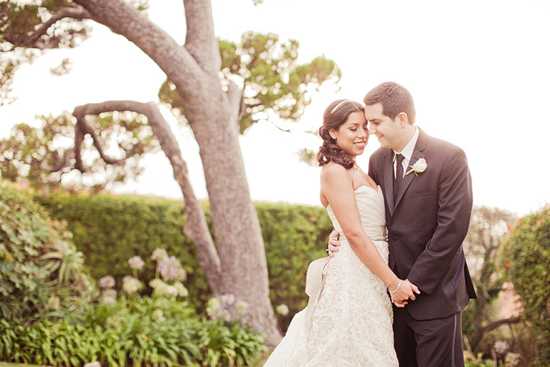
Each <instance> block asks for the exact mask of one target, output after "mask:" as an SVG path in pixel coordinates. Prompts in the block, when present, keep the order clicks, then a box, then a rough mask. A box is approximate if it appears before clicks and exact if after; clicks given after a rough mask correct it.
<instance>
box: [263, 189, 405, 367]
mask: <svg viewBox="0 0 550 367" xmlns="http://www.w3.org/2000/svg"><path fill="white" fill-rule="evenodd" d="M355 196H356V199H357V206H358V208H359V213H360V215H361V222H362V225H363V228H364V230H365V232H366V233H367V234H368V235H369V237H370V238H371V239H372V240H373V242H374V244H375V245H376V247H377V249H378V251H379V252H380V254H381V255H382V258H383V259H384V260H385V261H386V263H387V261H388V255H389V252H388V243H387V241H386V217H385V212H384V210H385V209H384V198H383V195H382V191H381V190H380V187H378V190H374V189H372V188H371V187H367V186H362V187H359V188H358V189H357V190H356V191H355ZM327 212H328V214H329V216H330V218H331V220H332V223H333V225H334V228H335V229H336V230H337V231H338V232H339V233H342V228H341V227H340V224H339V223H338V221H337V220H336V217H335V216H334V213H333V212H332V210H331V208H330V206H329V207H328V208H327ZM340 242H341V246H340V251H339V252H338V253H336V256H335V257H334V258H332V259H330V261H329V262H328V263H327V264H326V265H325V266H324V270H323V271H324V274H325V276H324V281H323V283H322V286H321V288H320V289H321V290H320V294H319V296H318V297H317V298H316V302H315V300H314V299H310V303H308V307H306V308H305V309H304V310H302V311H300V312H298V313H297V314H296V315H295V316H294V318H293V319H292V322H291V323H290V326H289V328H288V330H287V333H286V335H285V337H284V338H283V340H282V341H281V343H280V344H279V345H278V346H277V348H275V350H274V351H273V353H272V354H271V356H270V357H269V359H268V360H267V362H266V364H265V365H264V367H361V366H364V367H390V366H391V367H397V366H398V362H397V357H396V355H395V350H394V347H393V330H392V319H393V313H392V306H391V301H390V299H389V297H388V294H387V293H386V287H385V285H384V283H383V282H382V281H381V280H380V279H378V277H377V276H376V275H374V274H373V273H372V272H371V271H370V270H369V269H368V268H367V267H366V266H365V265H364V264H363V263H362V262H361V260H359V258H358V257H357V256H356V255H355V253H354V252H353V250H352V249H351V247H350V245H349V243H348V241H347V240H346V239H345V238H343V236H340ZM310 269H311V266H310ZM310 276H311V274H309V270H308V283H309V282H310ZM313 276H314V277H315V278H318V277H321V274H320V273H317V274H313ZM319 283H321V282H320V281H319ZM312 301H313V302H312ZM312 303H313V304H312ZM308 308H310V310H309V312H308Z"/></svg>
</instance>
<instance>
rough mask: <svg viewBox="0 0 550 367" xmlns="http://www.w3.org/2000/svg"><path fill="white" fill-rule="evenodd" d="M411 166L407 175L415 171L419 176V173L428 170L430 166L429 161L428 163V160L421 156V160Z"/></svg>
mask: <svg viewBox="0 0 550 367" xmlns="http://www.w3.org/2000/svg"><path fill="white" fill-rule="evenodd" d="M409 167H411V170H410V171H408V172H407V173H406V174H405V176H406V175H408V174H409V173H411V172H414V174H415V175H417V176H418V174H419V173H422V172H424V171H425V170H426V168H428V163H426V160H425V159H424V158H420V159H419V160H417V161H416V163H415V164H413V165H412V166H409Z"/></svg>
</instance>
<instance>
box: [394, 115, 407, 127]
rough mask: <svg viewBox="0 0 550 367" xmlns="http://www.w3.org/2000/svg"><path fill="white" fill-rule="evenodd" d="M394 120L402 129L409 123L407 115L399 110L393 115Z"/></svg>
mask: <svg viewBox="0 0 550 367" xmlns="http://www.w3.org/2000/svg"><path fill="white" fill-rule="evenodd" d="M395 121H397V122H398V123H399V127H400V128H401V129H404V128H405V127H406V126H407V125H408V124H409V116H407V114H406V113H405V112H400V113H399V114H398V115H397V116H395Z"/></svg>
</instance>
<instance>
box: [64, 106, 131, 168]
mask: <svg viewBox="0 0 550 367" xmlns="http://www.w3.org/2000/svg"><path fill="white" fill-rule="evenodd" d="M92 105H95V106H96V107H100V109H101V108H102V104H101V103H97V104H90V105H83V106H77V107H76V108H75V109H74V111H73V116H74V117H76V132H77V134H76V135H77V136H78V137H79V138H78V139H75V153H76V154H77V157H76V159H77V162H79V164H78V168H77V169H78V170H79V171H81V172H85V171H82V169H84V170H86V168H85V167H84V165H83V163H82V159H81V157H80V155H81V154H80V152H81V145H82V142H83V141H84V137H85V136H86V135H88V134H89V135H90V136H91V137H92V139H93V144H94V146H95V147H96V149H97V151H98V153H99V156H100V157H101V159H103V161H105V163H107V164H112V165H122V164H124V162H126V160H127V159H128V158H130V157H132V156H133V155H134V153H133V152H131V151H130V152H128V151H127V150H126V149H124V151H125V152H126V156H125V157H124V158H121V159H115V158H111V157H109V156H107V154H105V151H104V149H103V145H102V144H101V142H100V140H99V137H98V136H97V132H96V131H95V129H94V127H93V126H92V125H91V124H90V122H89V121H88V118H87V117H86V115H99V114H100V113H102V112H110V111H113V110H111V109H107V110H105V111H99V112H93V111H95V110H93V109H92V111H90V108H89V106H92ZM77 141H78V143H79V144H76V143H77Z"/></svg>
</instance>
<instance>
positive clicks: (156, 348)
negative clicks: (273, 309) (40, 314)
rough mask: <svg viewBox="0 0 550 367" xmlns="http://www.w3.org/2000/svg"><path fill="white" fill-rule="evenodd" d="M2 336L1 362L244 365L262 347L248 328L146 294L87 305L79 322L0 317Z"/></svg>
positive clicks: (112, 364)
mask: <svg viewBox="0 0 550 367" xmlns="http://www.w3.org/2000/svg"><path fill="white" fill-rule="evenodd" d="M159 311H161V312H160V313H161V315H162V317H161V318H159ZM0 335H3V336H4V337H3V339H2V341H3V342H2V343H1V344H0V360H9V361H11V362H21V363H36V364H48V365H53V366H74V367H78V366H82V365H84V364H86V363H90V362H95V361H97V362H99V363H100V364H101V365H102V366H143V365H157V366H169V365H178V364H179V365H186V366H199V365H200V366H219V365H225V366H244V365H250V364H251V363H253V362H254V361H255V360H257V359H258V358H259V357H260V356H261V354H262V353H263V352H264V350H265V346H264V341H263V337H262V336H261V335H260V334H257V333H254V332H252V331H250V330H248V329H247V328H243V327H240V326H239V325H238V324H235V323H223V322H220V321H211V320H205V319H202V318H199V317H198V316H196V314H195V312H194V310H193V309H192V308H191V307H190V306H189V304H188V303H187V302H182V301H174V300H168V299H166V298H149V297H144V298H133V299H131V300H128V299H125V298H119V299H118V300H117V301H116V303H115V304H114V305H112V306H108V305H98V306H97V307H89V308H88V312H87V313H86V314H85V319H84V322H82V323H79V322H76V320H74V319H71V318H67V319H63V320H58V321H56V322H52V321H49V320H43V321H40V322H38V323H36V324H33V325H28V326H22V325H18V326H13V325H10V324H9V323H7V322H6V321H5V320H1V321H0Z"/></svg>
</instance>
